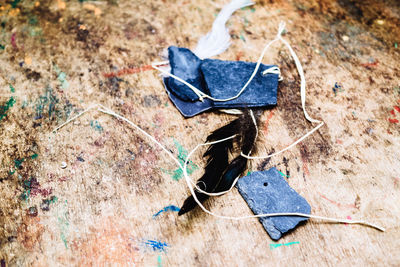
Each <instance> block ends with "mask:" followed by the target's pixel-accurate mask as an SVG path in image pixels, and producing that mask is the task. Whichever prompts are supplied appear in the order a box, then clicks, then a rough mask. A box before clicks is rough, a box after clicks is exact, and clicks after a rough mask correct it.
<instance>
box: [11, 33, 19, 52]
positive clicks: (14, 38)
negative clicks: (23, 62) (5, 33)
mask: <svg viewBox="0 0 400 267" xmlns="http://www.w3.org/2000/svg"><path fill="white" fill-rule="evenodd" d="M16 36H17V34H16V33H15V32H14V33H13V34H12V35H11V45H12V46H13V48H14V49H18V46H17V40H16V39H17V37H16Z"/></svg>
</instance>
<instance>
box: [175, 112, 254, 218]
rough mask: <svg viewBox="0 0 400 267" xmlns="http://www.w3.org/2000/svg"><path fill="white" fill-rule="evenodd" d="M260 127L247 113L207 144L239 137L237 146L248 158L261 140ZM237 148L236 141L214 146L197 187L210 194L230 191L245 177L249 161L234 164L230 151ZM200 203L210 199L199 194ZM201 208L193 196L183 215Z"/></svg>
mask: <svg viewBox="0 0 400 267" xmlns="http://www.w3.org/2000/svg"><path fill="white" fill-rule="evenodd" d="M256 129H257V128H256V127H255V125H254V123H253V120H252V118H251V116H250V111H249V110H246V111H244V112H243V114H242V115H241V116H240V117H239V118H238V119H236V120H233V121H231V122H230V123H228V124H227V125H225V126H223V127H221V128H219V129H217V130H215V131H214V132H212V133H211V134H210V135H209V136H208V137H207V142H210V141H216V140H221V139H224V138H227V137H230V136H232V135H235V134H236V138H235V142H236V143H238V147H239V148H240V150H241V151H242V152H243V153H244V154H248V153H249V152H250V151H251V149H252V148H253V146H254V143H255V139H256V136H257V132H256ZM232 148H233V139H229V140H226V141H224V142H220V143H216V144H213V145H210V146H209V148H208V149H207V151H206V152H205V153H204V155H203V156H204V157H208V159H207V165H206V167H205V169H204V174H203V176H202V177H201V178H200V179H199V180H198V181H197V186H198V187H199V188H200V189H202V190H204V191H206V192H209V193H215V192H221V191H226V190H228V189H229V188H230V187H231V186H232V184H233V182H234V180H235V179H236V177H238V176H239V175H241V174H242V173H243V172H244V171H245V169H246V165H247V159H246V158H244V157H242V156H240V155H239V156H237V157H236V158H235V159H233V160H232V161H231V162H230V163H229V161H228V156H229V151H231V150H232ZM195 194H196V197H197V199H198V200H199V201H200V202H201V203H202V202H204V201H205V200H207V199H208V198H209V196H208V195H206V194H204V193H200V192H197V191H195ZM196 206H197V203H196V201H195V200H194V198H193V196H189V197H188V198H187V199H186V200H185V202H184V203H183V205H182V208H181V209H180V211H179V213H178V214H179V215H182V214H185V213H186V212H189V211H191V210H192V209H194V208H195V207H196Z"/></svg>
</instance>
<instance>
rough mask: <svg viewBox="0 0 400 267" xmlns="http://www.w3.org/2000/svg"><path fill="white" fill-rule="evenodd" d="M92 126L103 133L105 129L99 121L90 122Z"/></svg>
mask: <svg viewBox="0 0 400 267" xmlns="http://www.w3.org/2000/svg"><path fill="white" fill-rule="evenodd" d="M90 126H91V127H92V128H94V129H95V130H96V131H98V132H102V131H103V127H102V126H101V125H100V122H98V121H90Z"/></svg>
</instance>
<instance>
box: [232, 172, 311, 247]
mask: <svg viewBox="0 0 400 267" xmlns="http://www.w3.org/2000/svg"><path fill="white" fill-rule="evenodd" d="M236 187H237V188H238V190H239V193H240V194H241V195H242V197H243V198H244V200H245V201H246V202H247V205H248V206H249V207H250V209H251V210H252V211H253V213H254V214H256V215H258V214H265V213H283V212H291V213H306V214H310V213H311V207H310V204H308V202H307V200H305V199H304V198H303V197H302V196H300V195H299V194H298V193H297V192H296V191H295V190H294V189H293V188H291V187H290V186H289V184H288V183H287V182H286V180H285V179H284V178H283V177H282V176H281V175H280V173H279V172H278V170H277V169H276V168H271V169H269V170H268V171H257V172H252V173H251V174H249V175H247V176H245V177H242V178H240V179H239V180H238V183H237V184H236ZM259 220H260V222H261V223H262V225H263V226H264V229H265V230H266V231H267V233H268V234H269V236H270V237H271V238H272V239H273V240H278V239H279V238H281V237H282V235H283V234H284V233H286V232H288V231H290V230H292V229H294V228H295V227H296V226H297V225H298V224H299V223H300V222H302V221H307V220H308V218H307V217H299V216H279V217H260V218H259Z"/></svg>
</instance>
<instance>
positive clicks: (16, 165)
mask: <svg viewBox="0 0 400 267" xmlns="http://www.w3.org/2000/svg"><path fill="white" fill-rule="evenodd" d="M38 156H39V155H38V154H36V153H35V154H33V155H32V156H30V157H29V158H31V159H36V158H37V157H38ZM25 160H26V159H25V158H22V159H15V160H14V170H12V171H10V172H9V174H10V175H13V174H14V173H15V172H16V170H18V169H19V168H20V167H21V165H22V163H23V162H24V161H25Z"/></svg>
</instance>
